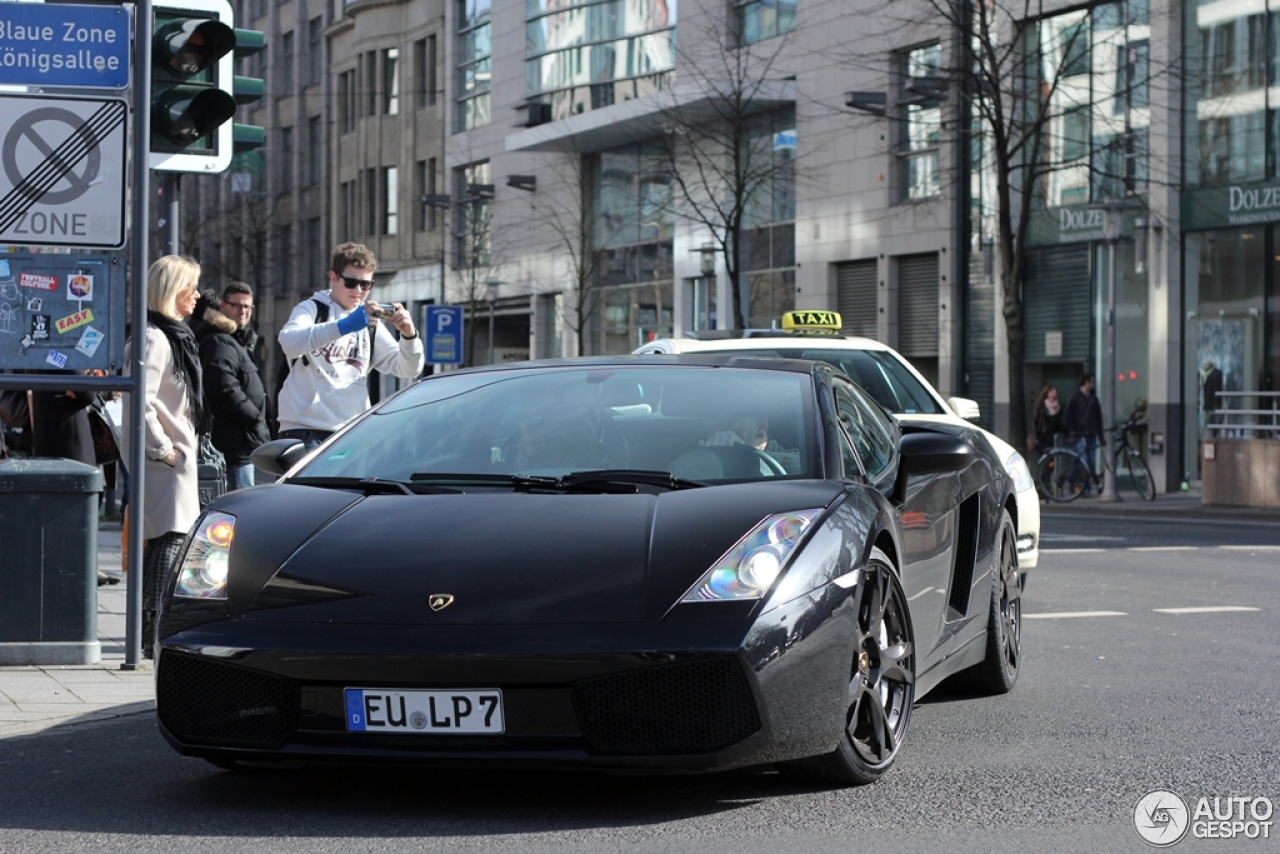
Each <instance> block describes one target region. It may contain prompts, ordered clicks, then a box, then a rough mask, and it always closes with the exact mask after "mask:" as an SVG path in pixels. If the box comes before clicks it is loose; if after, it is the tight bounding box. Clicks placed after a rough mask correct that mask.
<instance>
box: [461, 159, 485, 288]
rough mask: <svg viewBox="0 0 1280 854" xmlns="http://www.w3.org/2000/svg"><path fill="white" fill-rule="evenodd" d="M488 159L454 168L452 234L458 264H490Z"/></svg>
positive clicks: (480, 265)
mask: <svg viewBox="0 0 1280 854" xmlns="http://www.w3.org/2000/svg"><path fill="white" fill-rule="evenodd" d="M489 175H490V173H489V162H488V161H487V160H486V161H483V162H481V163H473V164H471V165H470V166H464V167H462V168H461V169H456V170H454V180H455V182H456V184H457V187H456V190H455V192H454V199H455V200H456V201H455V204H454V234H455V235H456V247H457V252H456V254H455V258H456V263H457V265H458V267H460V268H464V267H483V266H485V265H487V264H488V263H489V204H490V202H492V200H493V184H492V183H491V180H490V177H489Z"/></svg>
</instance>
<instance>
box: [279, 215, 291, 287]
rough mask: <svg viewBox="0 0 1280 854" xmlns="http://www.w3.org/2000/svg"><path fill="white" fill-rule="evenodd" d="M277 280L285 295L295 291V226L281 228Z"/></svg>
mask: <svg viewBox="0 0 1280 854" xmlns="http://www.w3.org/2000/svg"><path fill="white" fill-rule="evenodd" d="M276 262H277V266H276V269H277V270H278V273H277V276H276V280H277V282H278V283H279V285H280V286H281V287H282V288H283V289H284V291H285V293H288V292H289V291H291V290H293V226H291V225H282V226H280V253H279V255H278V257H277V258H276Z"/></svg>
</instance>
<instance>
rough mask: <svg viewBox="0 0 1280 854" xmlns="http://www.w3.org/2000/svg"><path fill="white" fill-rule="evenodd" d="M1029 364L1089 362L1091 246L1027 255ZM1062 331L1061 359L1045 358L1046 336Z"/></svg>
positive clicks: (1025, 297)
mask: <svg viewBox="0 0 1280 854" xmlns="http://www.w3.org/2000/svg"><path fill="white" fill-rule="evenodd" d="M1022 302H1023V317H1025V318H1026V332H1027V339H1026V340H1027V357H1026V361H1027V362H1028V363H1033V364H1034V363H1045V362H1088V361H1089V353H1090V342H1091V339H1092V336H1091V334H1090V327H1091V322H1092V319H1093V277H1092V276H1091V275H1090V272H1089V244H1087V243H1077V244H1071V245H1067V246H1050V247H1047V248H1044V249H1033V250H1030V251H1029V252H1028V253H1027V280H1026V282H1025V284H1024V285H1023V291H1022ZM1046 332H1061V333H1062V355H1061V356H1046V355H1045V347H1044V344H1045V333H1046Z"/></svg>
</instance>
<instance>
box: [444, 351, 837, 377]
mask: <svg viewBox="0 0 1280 854" xmlns="http://www.w3.org/2000/svg"><path fill="white" fill-rule="evenodd" d="M657 365H672V366H679V365H684V366H694V367H715V368H750V369H755V370H761V369H763V370H773V371H791V372H793V373H805V374H811V373H813V371H814V370H815V369H816V368H821V369H827V368H830V365H828V364H827V363H826V362H823V361H820V360H809V359H783V358H779V357H777V356H757V355H752V354H745V353H744V354H741V355H735V354H732V353H694V354H682V353H653V354H646V355H639V356H637V355H626V356H571V357H568V358H563V359H534V360H531V361H522V362H504V363H502V364H497V365H477V366H475V367H471V368H461V369H459V370H456V371H447V372H445V373H441V374H435V376H451V375H456V374H462V373H467V374H470V373H483V372H486V371H521V370H529V369H542V368H584V367H588V368H589V367H601V368H604V367H652V366H657Z"/></svg>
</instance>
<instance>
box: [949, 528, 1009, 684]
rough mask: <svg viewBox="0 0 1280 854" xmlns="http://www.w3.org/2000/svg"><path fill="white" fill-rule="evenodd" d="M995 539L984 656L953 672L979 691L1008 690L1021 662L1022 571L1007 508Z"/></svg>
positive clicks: (959, 678)
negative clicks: (967, 666)
mask: <svg viewBox="0 0 1280 854" xmlns="http://www.w3.org/2000/svg"><path fill="white" fill-rule="evenodd" d="M999 542H1000V550H999V554H998V555H997V556H996V571H995V578H994V580H993V581H992V585H991V611H990V615H989V616H988V618H987V657H986V658H985V659H984V660H983V661H982V662H981V663H979V664H975V665H974V666H973V667H970V668H968V669H967V670H964V671H961V672H960V673H959V674H957V675H956V679H957V680H958V681H959V682H960V683H961V684H962V685H963V686H964V687H965V688H967V689H969V690H972V691H975V692H977V693H981V694H1007V693H1009V692H1010V691H1012V690H1013V686H1014V684H1015V683H1016V682H1017V681H1018V668H1019V667H1020V666H1021V664H1022V577H1023V575H1022V573H1021V572H1020V571H1019V570H1018V540H1017V536H1016V535H1015V534H1014V530H1013V520H1012V519H1011V518H1009V513H1008V511H1005V513H1004V514H1003V519H1002V520H1001V523H1000V540H999Z"/></svg>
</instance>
